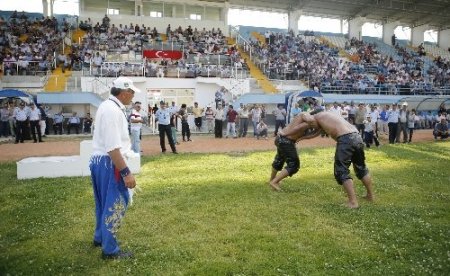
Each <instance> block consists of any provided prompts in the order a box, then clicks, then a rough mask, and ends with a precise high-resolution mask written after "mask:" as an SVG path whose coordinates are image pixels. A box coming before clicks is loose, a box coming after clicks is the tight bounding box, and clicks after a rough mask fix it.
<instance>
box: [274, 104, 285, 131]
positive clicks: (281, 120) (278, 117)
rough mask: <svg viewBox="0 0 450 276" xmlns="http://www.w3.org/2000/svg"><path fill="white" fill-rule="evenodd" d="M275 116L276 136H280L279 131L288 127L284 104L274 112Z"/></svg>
mask: <svg viewBox="0 0 450 276" xmlns="http://www.w3.org/2000/svg"><path fill="white" fill-rule="evenodd" d="M273 115H275V133H274V134H275V136H277V134H278V129H279V128H281V129H283V128H285V127H286V109H285V108H284V106H283V105H282V104H279V105H278V106H277V109H275V110H274V111H273Z"/></svg>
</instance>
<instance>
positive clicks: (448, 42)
mask: <svg viewBox="0 0 450 276" xmlns="http://www.w3.org/2000/svg"><path fill="white" fill-rule="evenodd" d="M438 46H439V47H441V48H443V49H445V50H448V49H449V48H450V29H447V30H441V31H439V32H438Z"/></svg>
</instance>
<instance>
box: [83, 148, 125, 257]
mask: <svg viewBox="0 0 450 276" xmlns="http://www.w3.org/2000/svg"><path fill="white" fill-rule="evenodd" d="M89 167H90V169H91V179H92V186H93V189H94V199H95V219H96V223H95V232H94V241H95V242H99V243H101V244H102V250H103V253H104V254H108V255H110V254H116V253H118V252H119V244H118V243H117V238H116V233H117V231H118V230H119V227H120V224H121V221H122V219H123V217H124V215H125V211H126V209H127V206H128V201H129V194H128V189H127V187H126V186H125V183H124V182H123V179H122V177H121V176H120V174H119V173H118V171H116V169H115V167H114V165H113V162H112V160H111V158H110V157H109V156H108V155H100V156H92V157H91V160H90V164H89Z"/></svg>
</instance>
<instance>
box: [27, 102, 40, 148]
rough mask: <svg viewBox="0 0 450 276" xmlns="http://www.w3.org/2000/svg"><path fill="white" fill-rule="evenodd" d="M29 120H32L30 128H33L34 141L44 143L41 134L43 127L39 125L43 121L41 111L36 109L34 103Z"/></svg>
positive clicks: (31, 105) (31, 106)
mask: <svg viewBox="0 0 450 276" xmlns="http://www.w3.org/2000/svg"><path fill="white" fill-rule="evenodd" d="M29 118H30V128H31V135H32V136H33V141H34V142H35V143H37V142H38V141H39V142H40V143H42V142H43V141H42V133H41V126H40V125H39V122H40V121H41V111H40V110H39V109H38V108H36V106H35V104H34V103H31V104H30V112H29ZM36 133H37V139H36Z"/></svg>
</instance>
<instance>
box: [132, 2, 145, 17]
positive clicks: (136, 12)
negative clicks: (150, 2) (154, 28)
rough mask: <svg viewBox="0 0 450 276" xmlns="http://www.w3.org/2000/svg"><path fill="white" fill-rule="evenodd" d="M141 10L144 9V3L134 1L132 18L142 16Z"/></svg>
mask: <svg viewBox="0 0 450 276" xmlns="http://www.w3.org/2000/svg"><path fill="white" fill-rule="evenodd" d="M143 8H144V3H142V0H135V1H134V16H142V15H143V14H142V11H143Z"/></svg>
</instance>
